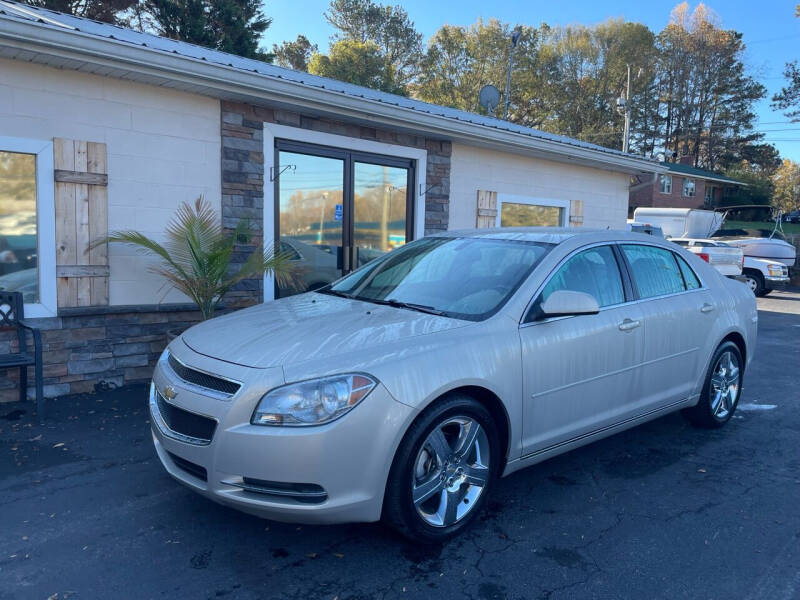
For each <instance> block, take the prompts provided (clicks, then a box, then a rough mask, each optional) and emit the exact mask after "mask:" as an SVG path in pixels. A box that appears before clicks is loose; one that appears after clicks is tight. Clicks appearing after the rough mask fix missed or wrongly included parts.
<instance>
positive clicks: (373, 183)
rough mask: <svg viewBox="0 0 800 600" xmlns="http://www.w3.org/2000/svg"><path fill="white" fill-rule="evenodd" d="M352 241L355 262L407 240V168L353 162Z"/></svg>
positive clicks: (375, 255)
mask: <svg viewBox="0 0 800 600" xmlns="http://www.w3.org/2000/svg"><path fill="white" fill-rule="evenodd" d="M354 175H355V180H354V201H355V216H354V219H353V227H354V229H353V244H354V245H355V246H356V247H357V248H358V264H359V265H363V264H365V263H367V262H369V261H370V260H372V259H373V258H376V257H378V256H380V255H381V254H383V253H385V252H388V251H389V250H393V249H395V248H399V247H400V246H402V245H403V244H405V243H406V204H407V202H406V199H407V196H408V189H407V187H408V169H403V168H398V167H387V166H385V165H372V164H367V163H355V165H354Z"/></svg>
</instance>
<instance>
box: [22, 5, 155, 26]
mask: <svg viewBox="0 0 800 600" xmlns="http://www.w3.org/2000/svg"><path fill="white" fill-rule="evenodd" d="M24 1H25V2H26V3H27V4H30V5H31V6H39V7H42V8H49V9H50V10H56V11H58V12H63V13H67V14H70V15H75V16H76V17H86V18H87V19H93V20H95V21H103V22H104V23H113V24H114V25H127V24H128V19H127V15H126V14H125V12H126V11H127V10H129V9H130V8H132V7H133V6H134V5H136V4H137V3H138V1H139V0H24Z"/></svg>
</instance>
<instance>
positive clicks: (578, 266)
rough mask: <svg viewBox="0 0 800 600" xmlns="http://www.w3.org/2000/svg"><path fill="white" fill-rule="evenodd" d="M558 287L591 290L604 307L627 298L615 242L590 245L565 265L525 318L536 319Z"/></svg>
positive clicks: (582, 290)
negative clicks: (611, 244)
mask: <svg viewBox="0 0 800 600" xmlns="http://www.w3.org/2000/svg"><path fill="white" fill-rule="evenodd" d="M557 290H570V291H574V292H585V293H587V294H591V295H592V296H594V297H595V299H596V300H597V303H598V304H599V305H600V307H603V306H611V305H612V304H621V303H622V302H624V301H625V292H624V291H623V288H622V279H621V277H620V274H619V266H618V265H617V259H616V258H615V257H614V251H613V250H612V249H611V246H597V247H595V248H589V249H588V250H584V251H583V252H579V253H578V254H576V255H575V256H573V257H572V258H570V259H569V260H567V262H565V263H564V264H563V265H561V267H560V268H559V269H558V271H556V273H555V275H553V277H551V278H550V281H548V282H547V285H545V286H544V289H543V290H542V293H541V294H539V297H538V298H537V299H536V302H535V303H534V305H533V306H532V307H531V310H530V312H529V313H528V316H527V317H526V319H525V320H526V321H528V322H529V321H533V320H535V319H536V317H537V315H538V314H539V307H540V306H541V305H542V302H544V301H545V300H547V298H548V296H550V294H552V293H553V292H555V291H557Z"/></svg>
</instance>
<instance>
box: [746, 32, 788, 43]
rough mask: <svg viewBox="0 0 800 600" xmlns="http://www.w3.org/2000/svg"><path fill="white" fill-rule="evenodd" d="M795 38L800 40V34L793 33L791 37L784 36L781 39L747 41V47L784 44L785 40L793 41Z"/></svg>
mask: <svg viewBox="0 0 800 600" xmlns="http://www.w3.org/2000/svg"><path fill="white" fill-rule="evenodd" d="M795 38H800V33H793V34H791V35H782V36H780V37H774V38H766V39H763V40H754V41H750V42H747V41H745V46H750V45H752V44H768V43H770V42H782V41H784V40H793V39H795Z"/></svg>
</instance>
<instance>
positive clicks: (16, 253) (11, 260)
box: [0, 150, 39, 303]
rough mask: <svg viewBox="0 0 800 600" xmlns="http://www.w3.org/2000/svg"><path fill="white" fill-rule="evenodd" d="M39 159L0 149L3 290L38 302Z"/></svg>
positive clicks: (0, 282)
mask: <svg viewBox="0 0 800 600" xmlns="http://www.w3.org/2000/svg"><path fill="white" fill-rule="evenodd" d="M37 267H38V256H37V241H36V156H35V155H33V154H21V153H19V152H5V151H2V150H0V289H5V290H11V291H19V292H22V295H23V297H24V300H25V302H29V303H33V302H38V301H39V277H38V268H37Z"/></svg>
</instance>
